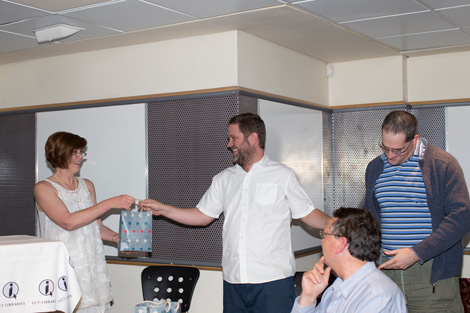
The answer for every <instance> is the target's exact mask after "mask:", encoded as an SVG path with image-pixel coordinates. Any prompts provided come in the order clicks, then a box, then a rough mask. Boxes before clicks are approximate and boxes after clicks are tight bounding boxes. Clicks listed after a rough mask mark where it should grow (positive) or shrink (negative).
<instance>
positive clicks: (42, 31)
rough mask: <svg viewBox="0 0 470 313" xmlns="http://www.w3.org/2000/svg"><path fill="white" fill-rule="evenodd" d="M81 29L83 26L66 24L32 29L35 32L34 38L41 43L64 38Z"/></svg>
mask: <svg viewBox="0 0 470 313" xmlns="http://www.w3.org/2000/svg"><path fill="white" fill-rule="evenodd" d="M81 30H84V28H80V27H76V26H72V25H66V24H55V25H51V26H47V27H43V28H39V29H36V30H34V33H35V34H36V40H37V41H38V43H42V42H51V41H54V40H57V39H62V38H66V37H69V36H72V35H73V34H76V33H78V32H79V31H81Z"/></svg>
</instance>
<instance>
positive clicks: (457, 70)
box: [408, 51, 470, 102]
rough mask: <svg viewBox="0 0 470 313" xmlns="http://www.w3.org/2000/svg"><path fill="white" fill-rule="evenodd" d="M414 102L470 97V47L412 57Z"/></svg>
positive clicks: (411, 100)
mask: <svg viewBox="0 0 470 313" xmlns="http://www.w3.org/2000/svg"><path fill="white" fill-rule="evenodd" d="M408 81H409V85H408V86H409V87H408V89H409V96H408V100H409V101H410V102H419V101H436V100H448V99H469V98H470V51H466V52H457V53H444V54H438V55H432V56H422V57H414V58H409V59H408Z"/></svg>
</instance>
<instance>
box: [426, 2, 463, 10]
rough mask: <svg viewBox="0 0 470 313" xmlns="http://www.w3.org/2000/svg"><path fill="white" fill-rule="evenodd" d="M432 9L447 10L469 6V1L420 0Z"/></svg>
mask: <svg viewBox="0 0 470 313" xmlns="http://www.w3.org/2000/svg"><path fill="white" fill-rule="evenodd" d="M421 1H423V3H424V4H426V5H428V6H429V7H431V8H433V9H440V8H448V7H454V6H458V5H464V4H470V0H421Z"/></svg>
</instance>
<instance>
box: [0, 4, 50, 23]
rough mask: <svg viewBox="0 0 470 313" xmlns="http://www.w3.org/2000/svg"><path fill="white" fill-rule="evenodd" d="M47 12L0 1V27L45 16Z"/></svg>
mask: <svg viewBox="0 0 470 313" xmlns="http://www.w3.org/2000/svg"><path fill="white" fill-rule="evenodd" d="M46 14H47V12H44V11H40V10H36V9H32V8H27V7H24V6H20V5H16V4H13V3H9V2H5V1H0V25H4V24H7V23H11V22H15V21H21V20H24V19H28V18H33V17H37V16H43V15H46Z"/></svg>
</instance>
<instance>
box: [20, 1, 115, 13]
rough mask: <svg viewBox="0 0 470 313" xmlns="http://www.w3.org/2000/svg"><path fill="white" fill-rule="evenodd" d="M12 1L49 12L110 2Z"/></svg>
mask: <svg viewBox="0 0 470 313" xmlns="http://www.w3.org/2000/svg"><path fill="white" fill-rule="evenodd" d="M111 1H112V0H111ZM12 2H15V3H19V4H23V5H26V6H29V7H32V8H38V9H42V10H46V11H49V12H60V11H64V10H70V9H75V8H79V7H84V6H88V5H94V4H98V3H102V2H110V0H60V1H57V0H40V1H38V0H13V1H12Z"/></svg>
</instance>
